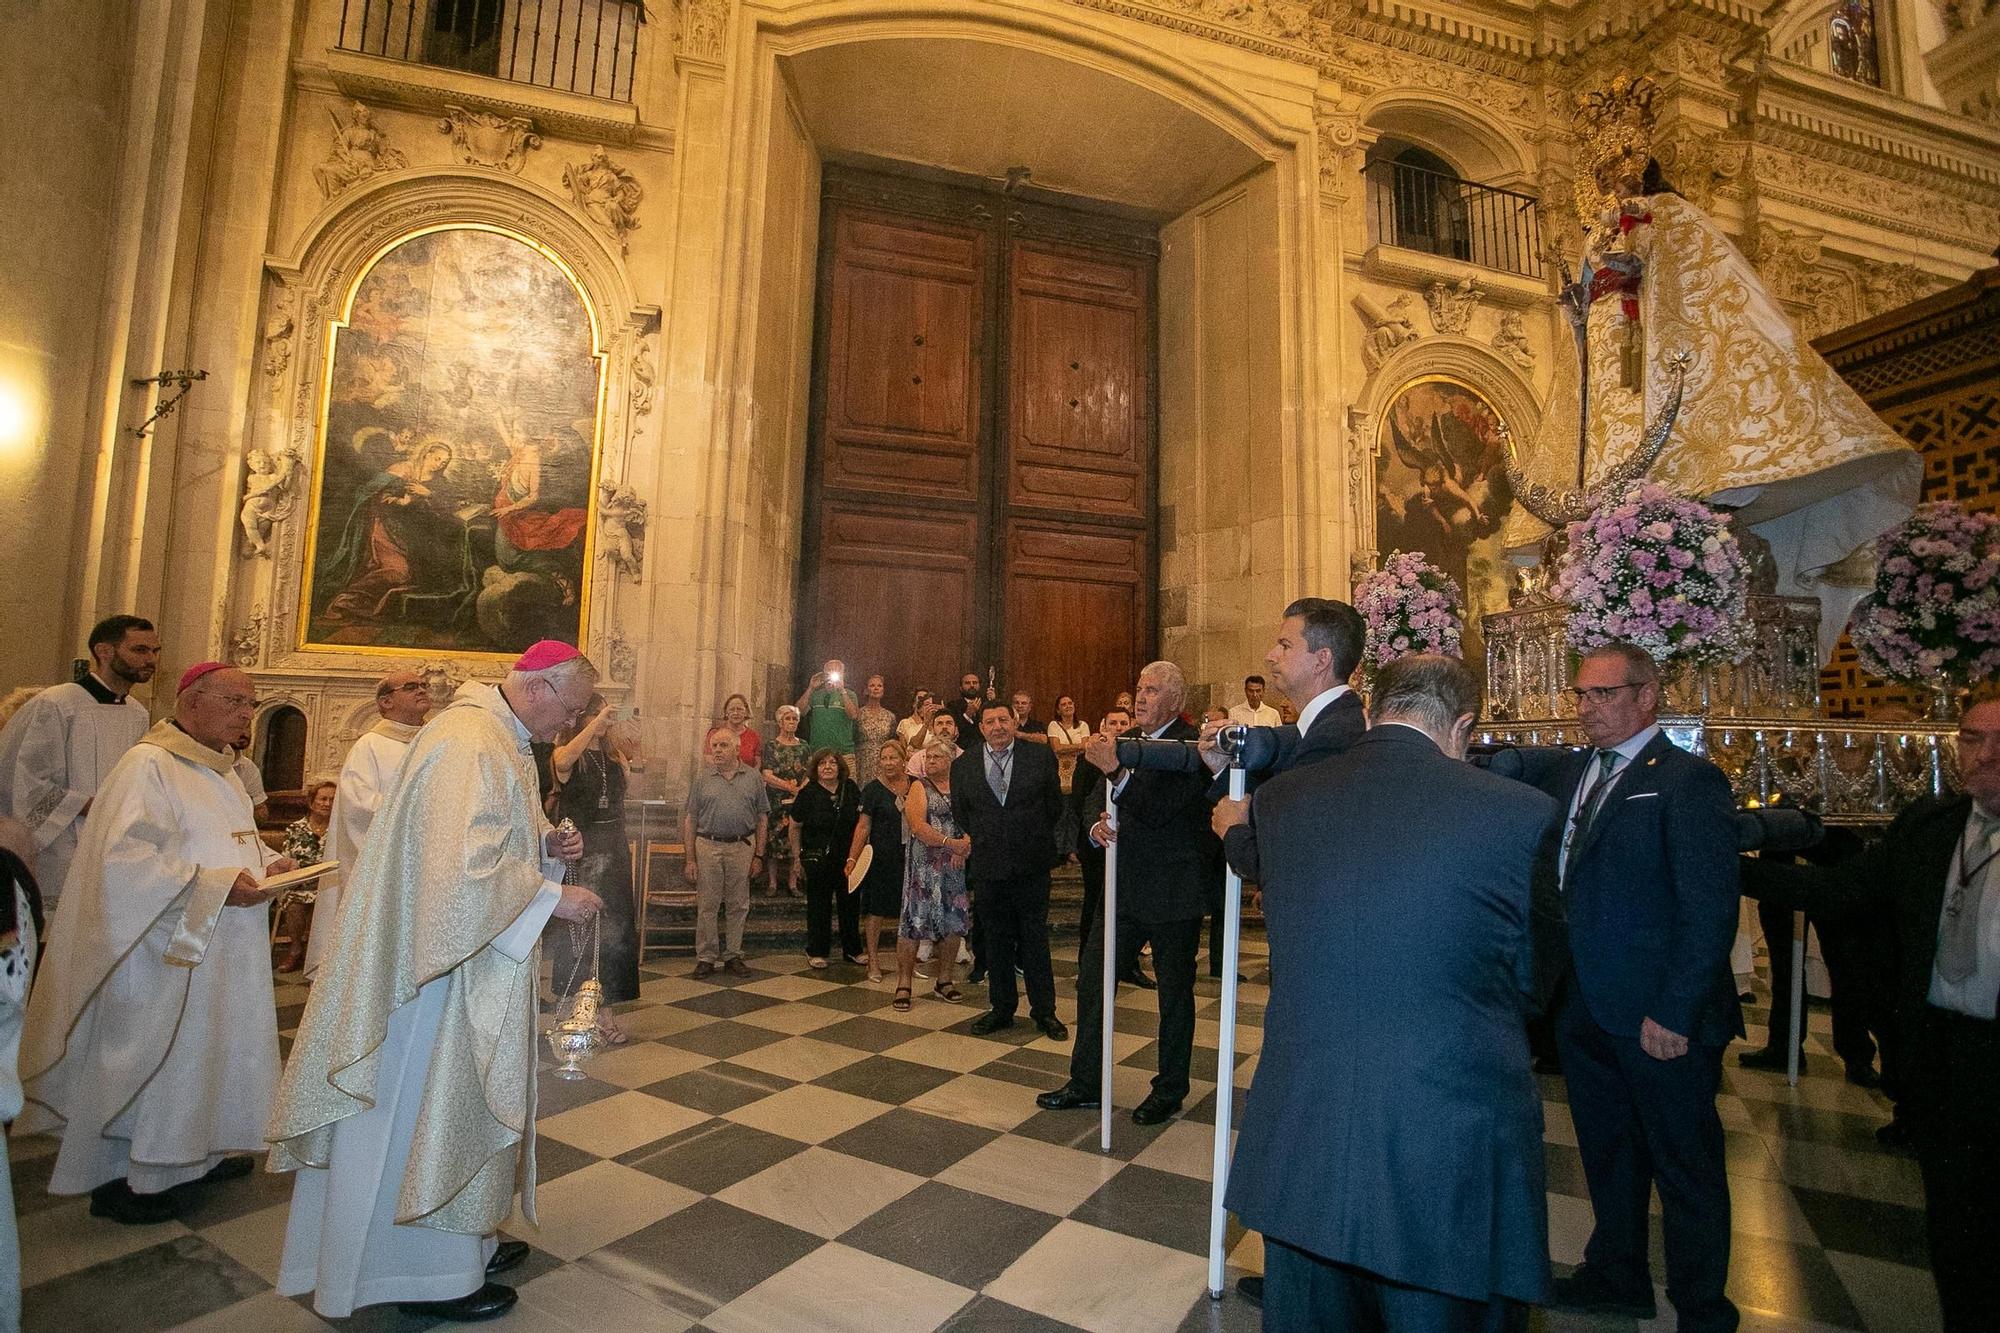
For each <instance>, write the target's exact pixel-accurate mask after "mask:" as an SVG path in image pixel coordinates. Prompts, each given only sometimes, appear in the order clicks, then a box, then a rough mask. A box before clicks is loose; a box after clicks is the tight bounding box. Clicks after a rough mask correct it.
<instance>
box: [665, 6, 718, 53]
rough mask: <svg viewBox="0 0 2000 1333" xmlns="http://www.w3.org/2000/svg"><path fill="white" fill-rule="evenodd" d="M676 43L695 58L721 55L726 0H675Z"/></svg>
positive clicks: (680, 49)
mask: <svg viewBox="0 0 2000 1333" xmlns="http://www.w3.org/2000/svg"><path fill="white" fill-rule="evenodd" d="M674 18H675V26H676V32H675V46H676V47H677V49H678V50H679V51H680V53H681V54H682V55H683V56H689V57H692V58H693V59H696V60H720V59H722V42H723V37H724V35H725V34H726V33H727V32H728V30H729V0H674Z"/></svg>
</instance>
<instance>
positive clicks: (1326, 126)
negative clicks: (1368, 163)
mask: <svg viewBox="0 0 2000 1333" xmlns="http://www.w3.org/2000/svg"><path fill="white" fill-rule="evenodd" d="M1314 128H1315V130H1316V132H1317V134H1318V137H1319V192H1320V193H1321V194H1323V195H1325V196H1327V197H1328V198H1330V199H1345V198H1347V196H1348V192H1349V190H1350V189H1351V188H1352V186H1353V183H1354V174H1355V173H1354V169H1353V164H1352V162H1351V161H1350V160H1349V159H1350V158H1351V157H1352V155H1353V153H1354V149H1355V147H1356V146H1357V145H1358V144H1359V143H1360V142H1361V117H1360V116H1359V115H1358V114H1356V113H1355V112H1354V111H1353V110H1352V109H1342V110H1339V111H1329V112H1323V113H1322V114H1321V115H1320V116H1319V117H1318V118H1317V120H1316V121H1315V123H1314Z"/></svg>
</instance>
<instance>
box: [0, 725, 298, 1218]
mask: <svg viewBox="0 0 2000 1333" xmlns="http://www.w3.org/2000/svg"><path fill="white" fill-rule="evenodd" d="M218 765H219V768H218V767H217V766H218ZM270 859H272V853H271V852H270V851H269V850H267V849H266V848H265V846H264V844H263V843H262V842H260V841H259V840H258V838H257V832H256V823H255V820H254V819H253V818H252V816H251V811H250V800H249V797H248V796H246V795H245V794H244V791H243V787H242V784H241V783H239V782H238V781H237V779H236V776H235V774H234V773H233V772H232V771H230V759H229V757H228V756H226V755H223V754H219V753H217V752H215V751H212V750H208V749H206V748H205V747H203V746H201V745H200V744H198V743H197V742H196V741H194V740H193V739H192V738H191V737H189V736H188V735H187V734H186V733H185V732H181V731H179V730H178V729H177V728H175V727H174V726H173V724H172V723H168V722H163V723H161V724H160V725H159V726H157V727H155V728H154V729H153V730H152V731H151V732H149V733H148V734H147V735H146V737H145V738H144V740H142V741H141V742H140V743H139V744H137V745H135V746H133V747H132V748H131V750H129V751H128V752H127V753H126V755H125V757H124V758H123V759H121V760H119V761H118V764H117V766H116V767H114V768H113V769H112V770H111V773H110V775H109V776H108V777H107V778H106V779H105V781H104V785H103V786H102V787H101V788H99V790H98V793H97V803H96V805H95V806H94V807H93V808H92V810H91V815H90V820H89V822H88V824H87V825H86V826H85V828H84V831H83V838H82V840H81V841H80V843H79V844H78V846H77V853H76V861H75V864H74V866H73V867H72V869H71V872H70V882H69V892H67V893H65V894H64V895H63V900H62V902H61V904H59V905H58V907H57V908H56V911H55V914H54V917H53V918H52V919H51V922H50V927H49V942H48V947H47V952H46V955H45V957H44V960H43V963H42V968H41V974H40V976H39V977H38V978H37V979H36V982H35V989H34V993H33V995H32V997H31V998H30V1000H29V1003H28V1017H27V1025H26V1030H25V1033H24V1035H23V1038H22V1043H21V1076H22V1082H23V1083H24V1084H25V1085H26V1093H27V1109H26V1110H25V1111H24V1112H23V1114H22V1116H21V1121H20V1123H19V1125H18V1126H17V1128H18V1129H19V1130H20V1131H22V1132H24V1133H38V1132H50V1131H59V1132H60V1133H61V1135H62V1147H61V1148H60V1150H58V1152H57V1154H56V1165H55V1173H54V1175H53V1176H51V1177H50V1180H49V1192H50V1193H52V1194H81V1193H84V1192H85V1191H88V1190H91V1189H94V1188H96V1187H97V1186H99V1185H102V1184H105V1183H107V1182H109V1181H113V1180H117V1179H119V1178H121V1177H122V1178H124V1179H125V1180H126V1181H128V1182H129V1183H130V1185H131V1187H132V1189H133V1190H134V1191H136V1192H138V1193H141V1194H150V1193H157V1192H158V1191H160V1190H165V1189H169V1188H171V1187H173V1186H175V1185H179V1184H183V1183H185V1182H187V1181H190V1180H195V1179H198V1178H200V1177H201V1176H202V1175H203V1174H204V1173H206V1172H207V1171H208V1170H209V1169H210V1168H211V1167H213V1166H215V1165H216V1163H217V1162H218V1161H220V1160H221V1158H222V1157H223V1156H224V1155H226V1154H228V1153H232V1152H234V1153H243V1152H257V1151H259V1150H261V1149H262V1147H263V1146H264V1136H263V1130H264V1125H265V1123H266V1121H267V1120H268V1119H269V1117H270V1113H271V1103H272V1099H273V1096H274V1095H275V1093H276V1091H277V1086H278V1071H279V1062H278V1034H277V1027H276V1025H275V1023H274V1022H273V1021H272V1017H271V1015H272V1013H273V1011H274V1001H273V998H272V993H271V952H270V909H269V906H268V904H259V905H258V906H256V907H228V906H225V905H224V899H225V898H227V897H228V895H229V892H230V889H231V888H232V887H233V886H234V884H235V882H236V876H237V874H238V872H240V871H246V870H247V871H249V872H250V874H251V875H252V876H253V877H261V876H262V874H263V869H264V866H265V864H266V863H267V862H268V861H269V860H270Z"/></svg>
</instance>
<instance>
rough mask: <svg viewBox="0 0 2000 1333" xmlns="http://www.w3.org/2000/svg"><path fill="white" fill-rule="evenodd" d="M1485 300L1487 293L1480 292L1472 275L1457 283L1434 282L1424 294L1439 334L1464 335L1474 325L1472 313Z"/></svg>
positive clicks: (1433, 324)
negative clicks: (1470, 325) (1467, 327)
mask: <svg viewBox="0 0 2000 1333" xmlns="http://www.w3.org/2000/svg"><path fill="white" fill-rule="evenodd" d="M1485 299H1486V293H1485V292H1483V291H1481V290H1479V284H1478V283H1476V282H1474V281H1473V280H1472V275H1471V274H1470V273H1468V274H1466V275H1465V276H1464V277H1462V278H1460V279H1459V280H1458V281H1457V282H1456V283H1444V282H1434V283H1432V284H1431V285H1430V290H1428V291H1426V292H1425V293H1424V304H1425V305H1426V306H1428V307H1430V312H1431V327H1432V328H1434V329H1436V330H1437V331H1438V332H1439V333H1464V332H1465V330H1466V326H1467V325H1469V324H1471V323H1472V312H1473V311H1474V310H1476V309H1478V308H1479V303H1480V302H1481V301H1484V300H1485Z"/></svg>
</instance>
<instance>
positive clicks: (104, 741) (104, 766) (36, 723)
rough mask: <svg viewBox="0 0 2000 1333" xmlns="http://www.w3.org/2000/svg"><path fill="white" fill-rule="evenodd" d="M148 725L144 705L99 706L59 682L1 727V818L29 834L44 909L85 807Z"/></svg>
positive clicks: (65, 871) (69, 856) (63, 871)
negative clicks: (13, 821) (9, 818)
mask: <svg viewBox="0 0 2000 1333" xmlns="http://www.w3.org/2000/svg"><path fill="white" fill-rule="evenodd" d="M149 723H150V719H149V718H148V716H147V714H146V707H145V705H144V704H141V703H139V702H137V701H136V700H134V699H133V698H132V697H131V696H130V695H127V696H126V697H125V699H124V700H123V701H122V702H120V703H115V704H107V703H99V702H98V701H97V699H95V698H94V697H92V695H91V693H90V691H89V690H87V689H85V688H84V687H83V686H81V685H57V686H54V687H52V688H50V689H46V690H43V691H42V692H41V693H40V694H38V695H36V696H35V697H34V698H32V699H30V700H28V702H26V703H24V704H22V705H21V708H20V711H19V712H17V713H15V714H14V716H13V717H11V718H9V719H8V720H7V726H6V728H5V729H4V730H0V813H5V814H9V815H12V816H13V817H14V818H16V819H18V820H20V821H21V822H22V823H23V824H26V825H27V826H28V827H29V829H31V830H32V831H33V832H34V835H35V847H36V849H37V853H38V854H37V856H36V858H35V882H36V883H37V884H38V885H39V886H40V887H41V890H42V903H43V905H44V907H46V908H54V906H55V905H56V900H57V899H58V898H60V897H61V896H62V891H63V880H64V879H65V878H67V877H68V875H69V867H70V862H71V861H72V860H73V859H74V857H75V855H76V840H77V837H78V835H79V834H80V832H81V831H82V829H83V808H84V806H86V805H88V804H89V803H90V801H91V798H92V797H94V796H96V795H97V789H98V787H99V786H100V785H102V784H103V782H104V779H105V777H106V775H108V774H109V773H110V772H111V768H112V765H114V764H116V763H117V762H118V761H119V759H121V758H122V757H123V756H124V754H125V752H126V751H127V750H129V749H131V748H132V747H133V746H134V745H135V744H137V743H138V740H139V738H140V737H141V736H143V735H145V734H146V728H147V726H148V725H149Z"/></svg>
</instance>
